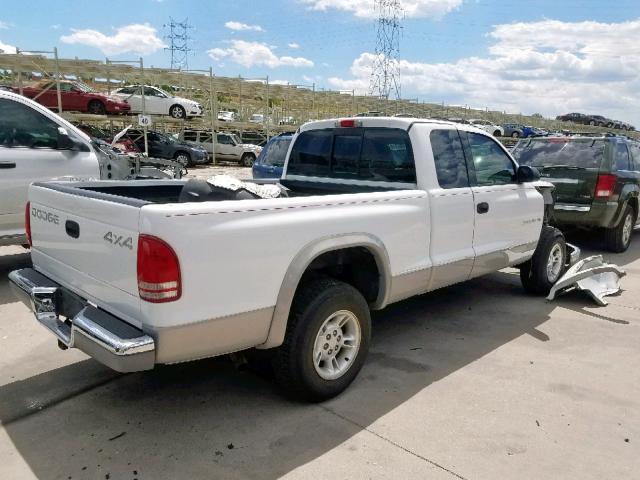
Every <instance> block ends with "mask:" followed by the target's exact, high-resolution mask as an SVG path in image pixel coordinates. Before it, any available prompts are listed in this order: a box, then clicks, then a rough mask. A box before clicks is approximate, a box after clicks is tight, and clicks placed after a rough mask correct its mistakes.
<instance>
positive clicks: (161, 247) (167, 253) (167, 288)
mask: <svg viewBox="0 0 640 480" xmlns="http://www.w3.org/2000/svg"><path fill="white" fill-rule="evenodd" d="M138 293H139V294H140V298H141V299H142V300H146V301H147V302H152V303H164V302H173V301H175V300H178V299H179V298H180V295H181V294H182V286H181V280H180V262H179V261H178V257H177V256H176V252H174V251H173V248H171V247H170V246H169V245H168V244H167V243H165V242H164V241H162V240H160V239H159V238H156V237H153V236H151V235H140V236H139V237H138Z"/></svg>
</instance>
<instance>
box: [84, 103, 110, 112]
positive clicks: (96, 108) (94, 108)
mask: <svg viewBox="0 0 640 480" xmlns="http://www.w3.org/2000/svg"><path fill="white" fill-rule="evenodd" d="M87 110H89V113H92V114H93V115H105V114H106V113H107V107H105V106H104V103H102V102H101V101H100V100H91V101H90V102H89V105H88V106H87Z"/></svg>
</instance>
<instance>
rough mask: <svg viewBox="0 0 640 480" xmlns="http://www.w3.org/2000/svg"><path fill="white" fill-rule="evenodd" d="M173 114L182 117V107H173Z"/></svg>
mask: <svg viewBox="0 0 640 480" xmlns="http://www.w3.org/2000/svg"><path fill="white" fill-rule="evenodd" d="M171 115H172V116H173V117H174V118H182V109H181V108H180V107H173V109H172V112H171Z"/></svg>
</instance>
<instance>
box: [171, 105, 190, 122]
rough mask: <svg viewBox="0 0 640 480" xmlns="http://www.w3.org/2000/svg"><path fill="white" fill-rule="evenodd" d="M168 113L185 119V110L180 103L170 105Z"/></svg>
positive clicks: (173, 116)
mask: <svg viewBox="0 0 640 480" xmlns="http://www.w3.org/2000/svg"><path fill="white" fill-rule="evenodd" d="M169 115H170V116H171V117H172V118H178V119H186V118H187V111H186V110H185V109H184V107H183V106H182V105H171V108H170V109H169Z"/></svg>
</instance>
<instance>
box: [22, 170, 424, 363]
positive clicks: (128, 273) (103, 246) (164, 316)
mask: <svg viewBox="0 0 640 480" xmlns="http://www.w3.org/2000/svg"><path fill="white" fill-rule="evenodd" d="M185 184H186V182H185V181H175V180H167V181H162V180H144V181H129V182H113V181H111V182H109V181H102V182H91V183H77V184H73V183H40V184H33V185H32V186H31V187H30V192H29V198H30V201H31V209H32V216H31V218H32V222H31V231H32V237H33V248H32V258H33V263H34V267H35V268H36V270H38V271H39V272H40V273H42V274H44V275H46V276H47V277H49V278H51V279H52V280H54V281H55V282H57V283H59V284H61V285H63V286H64V287H66V288H69V289H70V290H71V291H73V292H74V293H76V294H77V295H79V296H81V297H82V298H85V299H87V300H88V301H90V302H91V303H92V304H95V305H96V306H97V307H98V308H100V309H103V310H105V311H107V312H109V313H111V314H112V315H115V316H116V317H118V318H121V319H123V320H125V321H126V322H128V323H130V324H131V325H133V326H135V327H137V328H140V329H142V330H143V331H144V332H145V333H149V334H152V336H153V337H154V338H156V339H162V338H164V337H163V334H162V332H163V331H167V329H169V330H171V329H175V328H178V327H179V326H187V325H191V326H202V328H204V326H205V325H208V324H211V322H213V323H216V324H217V327H216V328H215V329H214V330H215V331H217V332H226V333H225V334H224V335H220V336H216V338H210V337H208V336H207V334H206V332H204V331H203V332H202V333H201V334H194V335H193V337H189V338H185V339H183V341H184V342H190V343H192V344H193V348H192V349H190V354H189V355H190V356H191V358H194V353H195V357H198V356H207V355H211V354H221V353H225V352H229V351H235V350H240V349H243V348H248V347H253V346H257V345H260V344H261V343H264V342H265V341H266V339H267V337H268V334H269V328H270V324H271V319H272V316H273V312H274V308H275V305H276V303H277V299H278V295H279V293H280V287H281V285H282V284H283V281H284V279H285V276H286V275H287V271H288V269H289V267H290V266H291V265H292V264H294V265H295V259H296V257H297V256H298V255H299V254H300V252H302V251H305V249H308V248H309V247H310V246H311V245H313V244H315V243H316V242H319V241H330V239H331V238H333V237H336V236H344V235H353V236H360V237H366V238H370V239H371V241H372V242H377V244H380V245H382V246H383V247H382V248H383V249H384V250H385V254H386V255H388V258H389V262H388V264H389V265H391V268H392V270H391V271H390V272H389V273H390V275H392V276H398V277H402V275H403V274H408V273H413V272H422V271H427V269H428V268H429V266H430V259H429V255H428V252H429V244H430V235H429V222H428V221H425V219H428V214H427V212H428V206H429V198H428V195H427V194H426V192H425V191H423V190H391V191H389V190H387V191H367V192H358V193H341V194H338V193H336V192H328V191H323V190H322V189H321V188H313V186H311V187H309V188H306V189H304V188H300V189H299V190H289V192H290V193H289V195H290V196H289V197H288V198H287V197H285V198H270V199H255V200H241V201H234V200H224V201H216V202H211V201H207V202H190V203H179V202H177V200H178V199H179V193H180V190H181V189H182V187H183V186H184V185H185ZM343 188H345V187H338V189H343ZM365 190H366V188H365ZM369 190H370V189H369ZM34 209H35V211H36V213H37V216H35V217H34V215H33V211H34ZM142 234H145V235H151V236H155V237H157V238H159V239H162V240H163V241H164V242H166V243H167V244H168V245H170V246H171V247H172V248H173V250H174V251H175V253H176V255H177V257H178V259H179V262H180V270H181V277H182V279H181V282H182V296H181V297H180V299H179V300H177V301H174V302H171V303H164V304H154V303H149V302H146V301H142V300H141V299H140V297H139V293H138V285H137V273H136V257H137V250H138V237H139V236H140V235H142ZM408 239H411V241H407V240H408ZM240 292H244V294H242V295H240ZM390 295H391V293H390ZM237 322H244V323H243V325H245V327H243V328H240V329H238V328H237ZM190 331H191V332H195V331H197V330H194V329H191V330H190ZM171 338H176V336H175V335H173V336H172V337H171ZM178 347H179V346H177V345H176V346H175V348H174V346H168V347H167V346H166V345H164V346H163V345H161V344H160V345H159V350H158V352H160V353H159V355H160V356H159V358H158V362H159V363H168V362H174V361H182V360H186V359H187V358H186V357H182V356H181V355H185V350H184V348H182V349H180V348H178Z"/></svg>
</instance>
